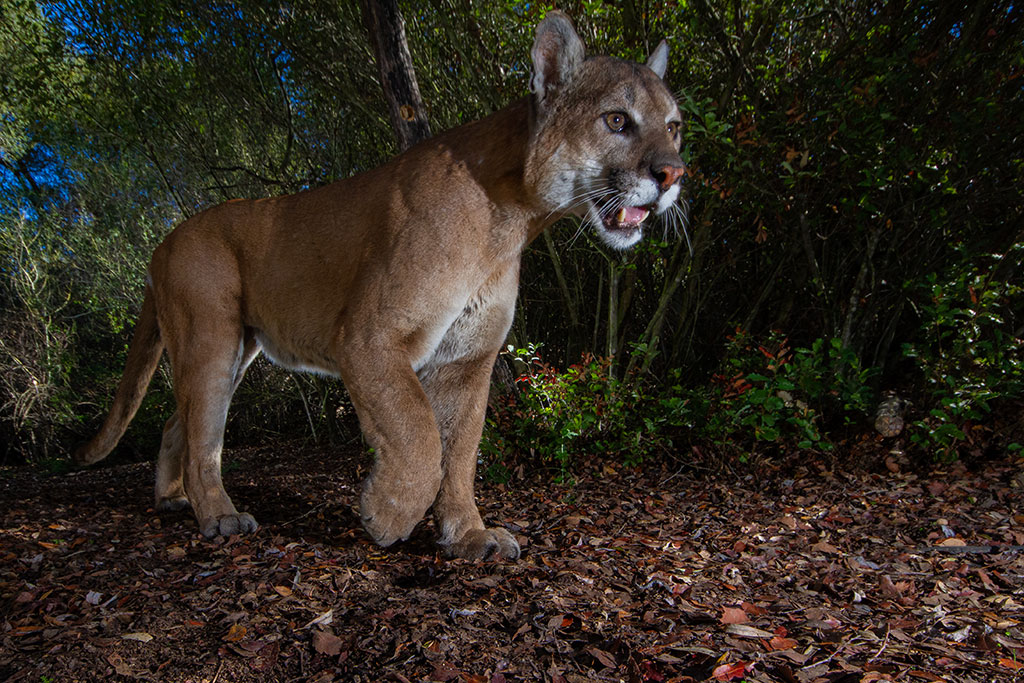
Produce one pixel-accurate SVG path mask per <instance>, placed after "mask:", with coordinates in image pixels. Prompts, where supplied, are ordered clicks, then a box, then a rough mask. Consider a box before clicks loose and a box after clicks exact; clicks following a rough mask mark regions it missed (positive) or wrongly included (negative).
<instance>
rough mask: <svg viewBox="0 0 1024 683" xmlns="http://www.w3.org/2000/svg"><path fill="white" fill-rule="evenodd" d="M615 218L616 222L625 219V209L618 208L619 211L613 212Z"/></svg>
mask: <svg viewBox="0 0 1024 683" xmlns="http://www.w3.org/2000/svg"><path fill="white" fill-rule="evenodd" d="M615 220H616V221H617V222H619V223H621V222H622V221H624V220H626V210H625V209H619V212H618V213H617V214H615Z"/></svg>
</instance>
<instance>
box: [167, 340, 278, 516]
mask: <svg viewBox="0 0 1024 683" xmlns="http://www.w3.org/2000/svg"><path fill="white" fill-rule="evenodd" d="M259 352H260V344H259V342H257V341H256V338H255V337H254V336H253V335H252V333H251V332H249V333H247V334H246V336H245V349H244V350H243V352H242V360H241V363H239V365H238V369H237V370H236V371H235V380H234V386H233V387H232V389H231V391H232V394H233V393H234V391H235V390H236V389H238V385H239V384H241V382H242V378H243V377H244V376H245V371H246V369H247V368H248V367H249V364H250V363H252V361H253V360H255V358H256V356H257V355H259ZM155 497H156V511H157V512H175V511H177V510H184V509H185V508H187V507H190V504H189V500H188V496H187V495H186V494H185V435H184V431H183V430H182V422H181V420H180V419H179V418H178V411H175V412H174V414H173V415H171V418H170V419H169V420H167V424H166V425H165V426H164V435H163V439H162V440H161V441H160V455H159V457H158V458H157V466H156V496H155Z"/></svg>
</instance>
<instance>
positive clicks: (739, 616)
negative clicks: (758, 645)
mask: <svg viewBox="0 0 1024 683" xmlns="http://www.w3.org/2000/svg"><path fill="white" fill-rule="evenodd" d="M721 622H722V623H723V624H745V623H747V613H746V612H744V611H743V610H742V609H740V608H739V607H723V608H722V618H721Z"/></svg>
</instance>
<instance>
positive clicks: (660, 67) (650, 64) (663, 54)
mask: <svg viewBox="0 0 1024 683" xmlns="http://www.w3.org/2000/svg"><path fill="white" fill-rule="evenodd" d="M647 68H648V69H650V70H651V71H653V72H654V73H656V74H658V78H665V71H666V70H667V69H668V43H666V42H665V41H664V40H663V41H661V42H660V43H658V47H656V48H654V52H652V53H651V56H650V57H648V58H647Z"/></svg>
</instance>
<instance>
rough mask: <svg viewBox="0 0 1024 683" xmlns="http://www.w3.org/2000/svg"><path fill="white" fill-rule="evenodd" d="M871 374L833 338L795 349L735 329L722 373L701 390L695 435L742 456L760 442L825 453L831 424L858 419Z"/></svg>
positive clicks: (778, 338) (779, 338) (867, 399)
mask: <svg viewBox="0 0 1024 683" xmlns="http://www.w3.org/2000/svg"><path fill="white" fill-rule="evenodd" d="M873 372H874V371H873V370H872V369H863V368H862V367H861V366H860V362H859V360H858V359H857V356H856V354H854V353H853V352H852V351H851V350H849V349H846V348H843V346H842V344H841V343H840V341H839V340H838V339H817V340H815V342H814V343H813V344H812V345H811V346H810V348H805V347H800V348H796V349H793V348H791V347H790V344H789V340H788V339H787V338H786V337H785V336H784V335H781V334H779V333H773V334H771V335H770V336H769V337H768V338H767V339H765V340H764V341H763V343H762V342H758V341H757V340H756V339H755V338H754V337H752V336H751V335H750V334H748V333H746V332H744V331H742V330H739V329H737V330H736V333H735V334H734V335H733V336H731V337H729V338H728V343H727V347H726V355H725V358H724V359H723V361H722V363H721V366H720V370H719V371H718V372H717V373H715V374H714V375H713V376H712V382H711V386H710V387H709V388H707V389H704V390H703V392H704V401H703V403H704V405H705V419H704V421H703V423H702V425H701V428H700V434H701V435H702V436H703V437H705V438H707V439H709V440H710V441H712V442H713V443H715V444H716V445H718V446H719V447H720V448H722V449H724V450H725V451H727V452H734V453H736V454H737V457H738V458H739V460H740V461H745V460H746V459H747V457H748V453H750V452H753V451H756V450H758V444H766V443H771V444H779V445H781V444H783V443H790V444H791V445H793V446H795V447H796V448H800V449H811V448H815V449H821V450H828V449H830V448H831V447H832V445H831V441H830V440H829V438H828V432H829V427H830V426H831V425H833V424H837V423H839V424H849V423H851V422H853V421H855V420H860V419H863V417H864V415H865V413H866V412H867V410H868V408H869V406H870V404H871V398H872V392H871V390H870V388H869V386H868V384H867V382H868V380H869V378H870V377H871V375H872V374H873ZM698 391H701V390H698Z"/></svg>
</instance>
